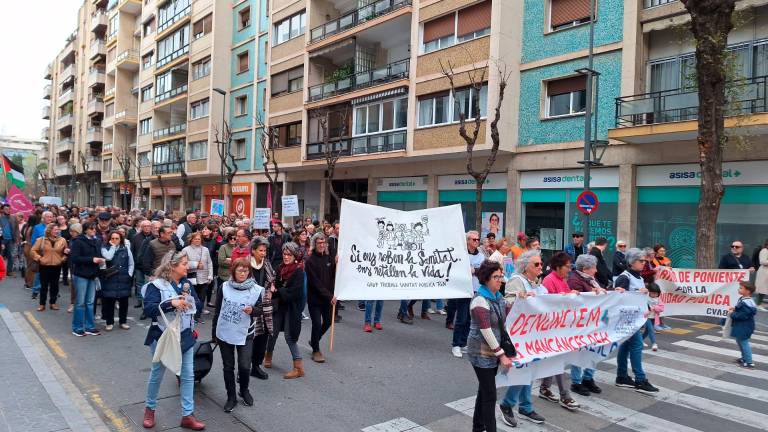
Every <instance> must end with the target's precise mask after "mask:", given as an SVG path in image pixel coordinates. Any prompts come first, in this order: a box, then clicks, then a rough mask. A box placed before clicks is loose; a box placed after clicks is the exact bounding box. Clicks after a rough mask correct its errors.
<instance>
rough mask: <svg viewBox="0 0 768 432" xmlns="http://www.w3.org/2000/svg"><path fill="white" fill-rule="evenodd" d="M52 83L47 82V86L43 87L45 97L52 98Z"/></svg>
mask: <svg viewBox="0 0 768 432" xmlns="http://www.w3.org/2000/svg"><path fill="white" fill-rule="evenodd" d="M51 89H52V87H51V85H50V84H46V85H45V87H43V99H50V98H51Z"/></svg>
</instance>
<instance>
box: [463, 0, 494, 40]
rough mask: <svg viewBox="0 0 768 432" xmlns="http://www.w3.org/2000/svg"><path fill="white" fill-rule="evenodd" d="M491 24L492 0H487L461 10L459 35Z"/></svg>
mask: <svg viewBox="0 0 768 432" xmlns="http://www.w3.org/2000/svg"><path fill="white" fill-rule="evenodd" d="M490 26H491V0H486V1H484V2H482V3H478V4H476V5H474V6H470V7H468V8H464V9H462V10H460V11H459V22H458V24H457V33H458V34H457V36H464V35H466V34H469V33H472V32H476V31H478V30H483V29H486V28H488V27H490Z"/></svg>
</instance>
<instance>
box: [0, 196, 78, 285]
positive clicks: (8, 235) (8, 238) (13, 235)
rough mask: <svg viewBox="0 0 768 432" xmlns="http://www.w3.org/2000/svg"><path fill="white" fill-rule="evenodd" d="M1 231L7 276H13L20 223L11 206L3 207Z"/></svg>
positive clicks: (0, 223)
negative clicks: (12, 213)
mask: <svg viewBox="0 0 768 432" xmlns="http://www.w3.org/2000/svg"><path fill="white" fill-rule="evenodd" d="M0 230H2V231H1V232H2V237H3V258H5V266H6V268H7V269H8V274H7V276H13V252H14V249H16V245H17V244H18V243H19V222H18V221H17V220H16V217H15V216H13V215H11V206H10V205H9V204H3V205H2V214H0ZM65 282H66V279H65ZM65 285H66V284H65Z"/></svg>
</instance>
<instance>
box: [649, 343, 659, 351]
mask: <svg viewBox="0 0 768 432" xmlns="http://www.w3.org/2000/svg"><path fill="white" fill-rule="evenodd" d="M651 349H652V350H654V351H658V350H659V346H658V345H656V344H653V346H652V347H651Z"/></svg>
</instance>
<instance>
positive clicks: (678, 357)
mask: <svg viewBox="0 0 768 432" xmlns="http://www.w3.org/2000/svg"><path fill="white" fill-rule="evenodd" d="M643 355H644V356H645V355H649V356H654V357H661V358H664V359H667V360H674V361H681V362H685V363H689V364H692V365H696V366H701V367H707V368H712V369H716V370H718V371H720V372H728V373H732V374H737V375H744V376H749V377H753V378H761V379H765V380H768V372H766V371H761V370H757V369H744V368H743V367H740V366H738V365H736V364H735V363H724V362H719V361H716V360H710V359H707V358H703V357H695V356H692V355H688V354H683V353H681V352H674V351H655V352H654V351H649V350H645V351H643ZM655 367H656V364H655V363H648V369H649V370H651V371H653V368H655Z"/></svg>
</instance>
